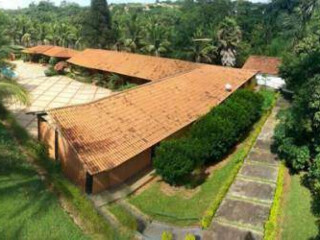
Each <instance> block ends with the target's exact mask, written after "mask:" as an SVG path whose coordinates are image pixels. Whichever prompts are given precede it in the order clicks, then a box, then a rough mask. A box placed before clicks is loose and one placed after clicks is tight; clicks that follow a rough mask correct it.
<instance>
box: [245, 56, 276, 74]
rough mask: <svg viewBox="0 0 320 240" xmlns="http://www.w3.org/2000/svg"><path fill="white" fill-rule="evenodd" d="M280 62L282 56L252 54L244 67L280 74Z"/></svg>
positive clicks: (265, 72)
mask: <svg viewBox="0 0 320 240" xmlns="http://www.w3.org/2000/svg"><path fill="white" fill-rule="evenodd" d="M280 64H281V60H280V58H276V57H266V56H250V57H249V58H248V59H247V61H246V62H245V64H244V65H243V67H242V68H243V69H251V70H256V71H259V72H261V73H264V74H271V75H278V73H279V66H280Z"/></svg>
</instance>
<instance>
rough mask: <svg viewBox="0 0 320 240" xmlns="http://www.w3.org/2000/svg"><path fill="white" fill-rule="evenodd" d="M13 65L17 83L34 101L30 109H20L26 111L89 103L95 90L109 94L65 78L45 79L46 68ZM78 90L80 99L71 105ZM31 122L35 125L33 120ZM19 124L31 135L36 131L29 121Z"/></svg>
mask: <svg viewBox="0 0 320 240" xmlns="http://www.w3.org/2000/svg"><path fill="white" fill-rule="evenodd" d="M15 64H16V65H17V67H16V69H15V71H16V72H17V73H18V75H19V78H18V79H17V82H18V83H19V84H23V85H24V86H25V87H26V88H27V89H28V90H29V92H30V95H31V97H32V98H33V99H34V101H32V104H31V106H30V107H26V106H22V107H21V109H28V110H27V111H43V110H45V109H48V108H52V107H62V106H67V105H71V104H72V103H75V104H78V103H86V102H90V101H92V99H93V98H94V95H95V93H96V92H97V89H98V90H99V93H101V94H105V95H106V96H108V95H110V94H111V91H110V90H108V89H105V88H97V87H96V86H92V85H89V84H84V83H80V82H77V81H75V80H73V79H70V78H68V77H66V76H54V77H50V78H47V77H45V75H44V70H45V69H46V68H45V67H43V66H41V65H39V64H30V63H24V62H22V61H15ZM80 89H83V94H82V95H81V97H80V99H79V100H75V101H74V102H72V103H71V98H72V97H74V98H77V94H78V91H79V90H80ZM14 107H15V106H13V108H14ZM15 112H18V111H15ZM33 121H34V123H36V120H35V119H34V120H33ZM20 122H21V124H22V125H23V126H28V130H29V131H30V132H32V133H34V132H35V130H37V128H36V125H35V124H30V121H29V119H20ZM29 125H30V126H29Z"/></svg>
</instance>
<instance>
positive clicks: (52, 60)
mask: <svg viewBox="0 0 320 240" xmlns="http://www.w3.org/2000/svg"><path fill="white" fill-rule="evenodd" d="M58 62H59V60H58V59H57V58H55V57H51V58H50V59H49V64H50V65H51V66H52V67H54V66H55V65H56V64H57V63H58Z"/></svg>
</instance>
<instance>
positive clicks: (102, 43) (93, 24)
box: [82, 0, 112, 48]
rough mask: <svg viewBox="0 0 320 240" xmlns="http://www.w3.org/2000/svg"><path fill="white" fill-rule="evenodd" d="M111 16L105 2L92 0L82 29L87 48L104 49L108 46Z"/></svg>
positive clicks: (103, 0)
mask: <svg viewBox="0 0 320 240" xmlns="http://www.w3.org/2000/svg"><path fill="white" fill-rule="evenodd" d="M111 28H112V25H111V14H110V11H109V7H108V4H107V1H106V0H92V1H91V8H90V10H89V12H87V16H86V17H85V21H84V24H83V29H82V36H83V38H84V40H85V41H86V43H87V46H88V47H93V48H106V47H107V46H108V45H110V40H111V37H112V32H111Z"/></svg>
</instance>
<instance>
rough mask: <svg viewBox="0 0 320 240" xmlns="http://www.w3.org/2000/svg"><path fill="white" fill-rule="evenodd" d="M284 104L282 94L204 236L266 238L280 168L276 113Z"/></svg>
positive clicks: (213, 239) (212, 237)
mask: <svg viewBox="0 0 320 240" xmlns="http://www.w3.org/2000/svg"><path fill="white" fill-rule="evenodd" d="M285 105H286V102H285V101H284V100H283V99H282V98H280V99H279V100H278V101H277V104H276V107H275V108H274V109H273V111H272V113H271V115H270V116H269V118H268V119H267V121H266V123H265V125H264V127H263V128H262V131H261V132H260V135H259V136H258V139H257V141H256V143H255V145H254V147H253V148H252V149H251V151H250V153H249V155H248V157H247V158H246V160H245V162H244V164H243V166H242V168H241V169H240V171H239V173H238V175H237V177H236V179H235V181H234V182H233V184H232V185H231V187H230V189H229V191H228V193H227V195H226V197H225V199H224V200H223V201H222V203H221V205H220V207H219V209H218V211H217V212H216V215H215V217H214V219H213V221H212V224H211V226H210V228H209V229H208V230H207V231H205V232H204V234H203V239H204V240H209V239H210V240H216V239H223V240H229V239H230V240H238V239H239V240H240V239H257V240H258V239H259V240H260V239H263V232H264V225H265V222H266V221H267V220H268V217H269V213H270V209H271V205H272V202H273V197H274V192H275V189H276V182H277V177H278V170H279V162H278V161H277V157H276V156H275V155H274V154H272V153H271V151H270V146H271V142H272V136H273V130H274V127H275V125H276V115H277V113H278V111H279V110H280V109H281V108H283V107H284V106H285Z"/></svg>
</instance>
